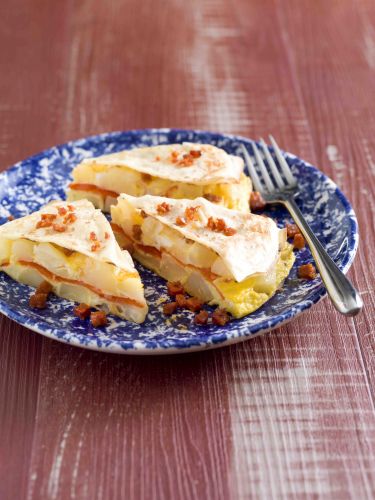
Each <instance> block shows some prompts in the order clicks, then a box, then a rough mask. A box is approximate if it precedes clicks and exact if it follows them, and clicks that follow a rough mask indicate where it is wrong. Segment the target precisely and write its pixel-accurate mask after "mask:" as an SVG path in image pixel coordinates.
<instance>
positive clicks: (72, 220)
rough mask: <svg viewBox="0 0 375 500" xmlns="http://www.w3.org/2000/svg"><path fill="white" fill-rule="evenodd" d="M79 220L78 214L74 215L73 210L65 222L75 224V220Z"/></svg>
mask: <svg viewBox="0 0 375 500" xmlns="http://www.w3.org/2000/svg"><path fill="white" fill-rule="evenodd" d="M76 220H77V216H76V215H74V214H73V213H72V212H70V213H68V215H66V216H65V217H64V221H63V222H64V224H73V222H75V221H76Z"/></svg>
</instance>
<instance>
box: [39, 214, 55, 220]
mask: <svg viewBox="0 0 375 500" xmlns="http://www.w3.org/2000/svg"><path fill="white" fill-rule="evenodd" d="M40 218H41V220H48V221H53V220H55V219H56V218H57V214H42V215H41V216H40Z"/></svg>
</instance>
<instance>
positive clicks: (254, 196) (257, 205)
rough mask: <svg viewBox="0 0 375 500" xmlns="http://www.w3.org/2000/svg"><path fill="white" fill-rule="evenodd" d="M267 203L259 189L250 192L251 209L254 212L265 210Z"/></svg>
mask: <svg viewBox="0 0 375 500" xmlns="http://www.w3.org/2000/svg"><path fill="white" fill-rule="evenodd" d="M266 204H267V203H266V201H265V200H264V198H263V196H262V195H261V194H260V193H259V192H258V191H252V193H251V194H250V209H251V211H252V212H256V211H257V210H263V208H264V207H265V206H266Z"/></svg>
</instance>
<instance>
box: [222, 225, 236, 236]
mask: <svg viewBox="0 0 375 500" xmlns="http://www.w3.org/2000/svg"><path fill="white" fill-rule="evenodd" d="M236 232H237V231H236V230H235V229H233V227H226V228H225V229H224V234H225V236H233V235H234V234H236Z"/></svg>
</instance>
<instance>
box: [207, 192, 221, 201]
mask: <svg viewBox="0 0 375 500" xmlns="http://www.w3.org/2000/svg"><path fill="white" fill-rule="evenodd" d="M203 198H206V200H208V201H210V202H211V203H220V202H221V200H222V197H221V196H218V195H217V194H212V193H206V194H204V195H203Z"/></svg>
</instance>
